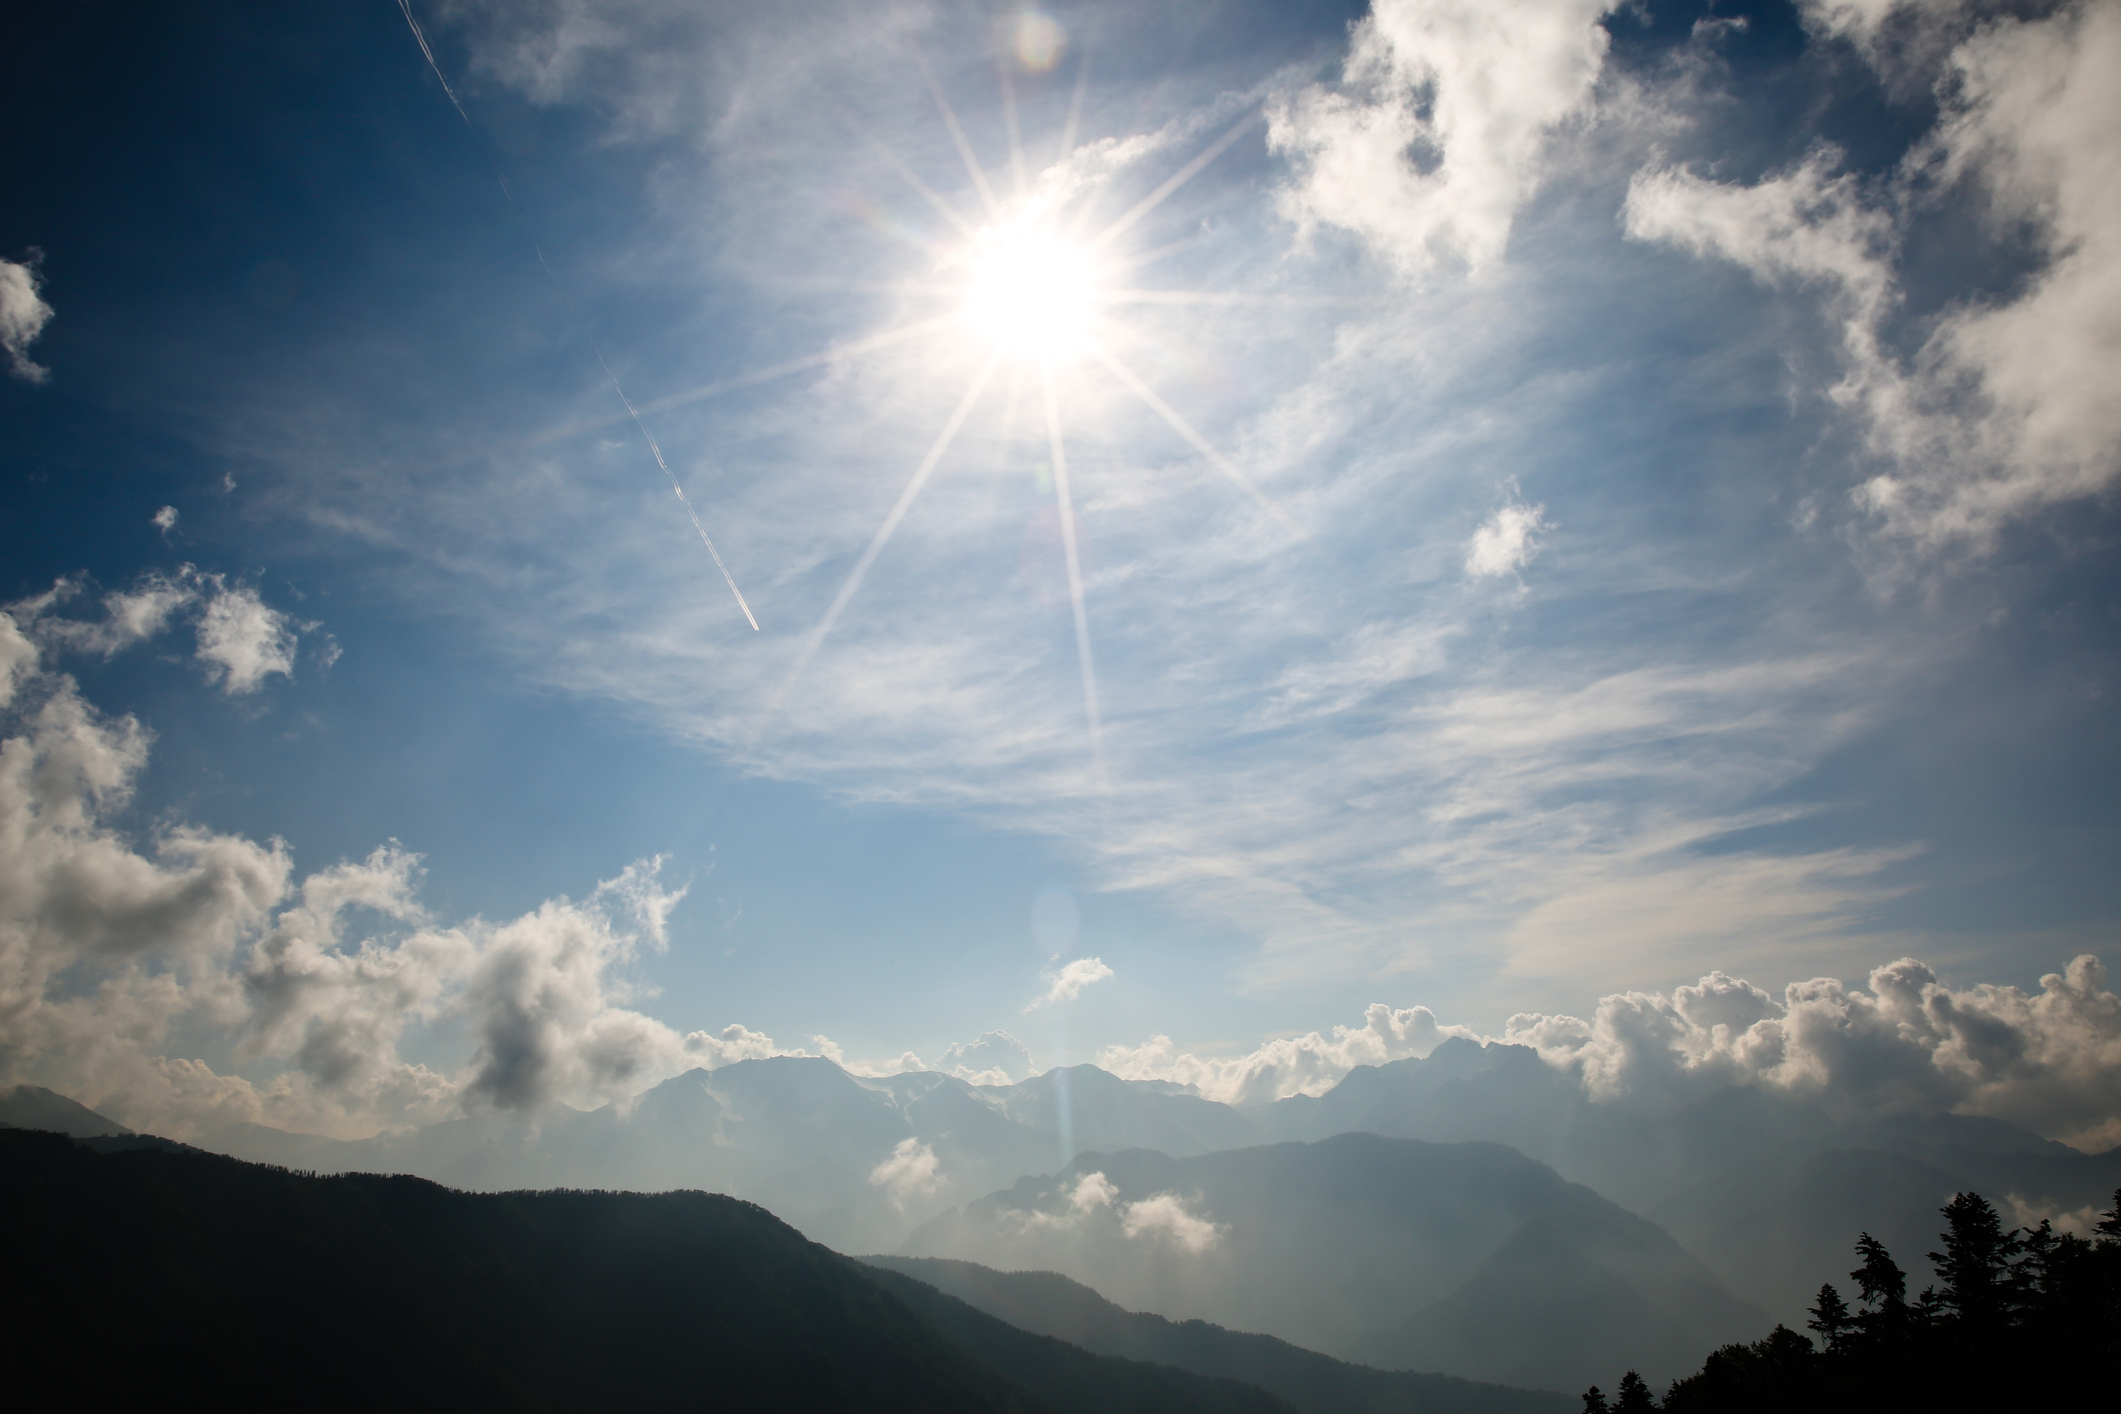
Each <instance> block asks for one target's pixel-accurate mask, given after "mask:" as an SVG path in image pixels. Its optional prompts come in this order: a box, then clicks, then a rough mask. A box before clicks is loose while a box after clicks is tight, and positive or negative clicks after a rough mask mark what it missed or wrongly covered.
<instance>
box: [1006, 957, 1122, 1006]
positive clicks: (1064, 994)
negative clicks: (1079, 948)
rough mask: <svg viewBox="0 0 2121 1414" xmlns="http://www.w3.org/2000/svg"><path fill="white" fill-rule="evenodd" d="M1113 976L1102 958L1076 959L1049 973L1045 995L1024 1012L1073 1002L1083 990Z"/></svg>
mask: <svg viewBox="0 0 2121 1414" xmlns="http://www.w3.org/2000/svg"><path fill="white" fill-rule="evenodd" d="M1111 975H1112V969H1111V968H1109V967H1107V966H1105V963H1104V959H1102V958H1095V957H1079V958H1076V959H1075V960H1074V961H1073V962H1071V963H1069V964H1068V965H1067V966H1065V967H1062V968H1060V969H1058V970H1056V971H1053V972H1049V973H1047V974H1046V990H1045V993H1044V994H1043V995H1041V996H1040V997H1039V999H1038V1000H1037V1001H1035V1002H1033V1003H1031V1005H1030V1006H1028V1007H1026V1008H1024V1010H1026V1011H1031V1010H1033V1009H1035V1008H1037V1007H1042V1006H1050V1005H1052V1004H1053V1003H1055V1002H1072V1001H1074V1000H1075V999H1076V998H1077V997H1079V996H1081V995H1082V993H1083V988H1085V987H1088V986H1090V985H1091V984H1092V983H1096V982H1102V981H1104V980H1105V979H1106V978H1107V977H1110V976H1111Z"/></svg>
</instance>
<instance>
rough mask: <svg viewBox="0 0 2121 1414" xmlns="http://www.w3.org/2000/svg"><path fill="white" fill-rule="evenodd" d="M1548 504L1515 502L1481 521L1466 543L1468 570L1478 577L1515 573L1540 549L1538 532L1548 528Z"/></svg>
mask: <svg viewBox="0 0 2121 1414" xmlns="http://www.w3.org/2000/svg"><path fill="white" fill-rule="evenodd" d="M1545 512H1546V507H1544V506H1527V505H1522V504H1512V505H1507V506H1504V507H1503V508H1502V509H1501V510H1499V511H1497V512H1495V514H1494V515H1491V516H1489V517H1488V518H1487V519H1486V520H1485V521H1483V522H1481V525H1480V528H1479V529H1478V530H1475V531H1474V532H1473V539H1472V541H1471V542H1470V543H1469V544H1468V545H1467V546H1466V573H1467V574H1469V575H1472V576H1473V577H1474V578H1476V579H1487V578H1491V577H1493V576H1496V575H1505V574H1515V573H1516V572H1517V571H1519V570H1521V569H1523V568H1524V567H1525V566H1526V565H1528V564H1530V563H1531V562H1532V557H1533V556H1534V555H1537V554H1538V553H1539V535H1540V532H1541V531H1543V530H1545V529H1546V528H1547V525H1546V521H1545V519H1544V516H1545Z"/></svg>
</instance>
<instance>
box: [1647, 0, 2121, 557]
mask: <svg viewBox="0 0 2121 1414" xmlns="http://www.w3.org/2000/svg"><path fill="white" fill-rule="evenodd" d="M1919 8H1920V7H1907V6H1893V5H1881V4H1866V5H1841V6H1835V7H1826V6H1821V7H1815V9H1814V15H1815V19H1816V21H1817V23H1819V24H1820V25H1822V26H1823V27H1824V28H1827V29H1829V30H1832V31H1835V32H1840V33H1846V34H1848V35H1849V36H1850V37H1852V38H1854V39H1855V40H1857V41H1858V44H1859V48H1862V49H1864V50H1865V52H1868V53H1872V54H1873V56H1874V58H1877V56H1878V54H1879V53H1880V52H1881V51H1879V49H1878V46H1877V44H1876V43H1875V41H1876V40H1877V36H1878V34H1879V32H1880V31H1879V26H1880V23H1881V21H1883V20H1885V19H1886V18H1887V17H1888V16H1890V15H1895V14H1901V13H1907V14H1913V13H1914V12H1915V11H1916V10H1917V9H1919ZM1953 8H1955V7H1937V11H1938V13H1939V14H1945V13H1947V12H1948V11H1950V10H1951V9H1953ZM1912 52H1913V53H1914V55H1915V56H1916V59H1913V60H1908V61H1909V62H1916V61H1918V60H1919V59H1920V56H1922V55H1925V54H1930V53H1931V52H1932V51H1931V50H1929V49H1923V48H1921V47H1919V46H1918V47H1917V49H1916V50H1914V51H1912ZM1934 54H1935V57H1934V58H1933V59H1931V60H1929V68H1928V70H1927V72H1929V73H1930V76H1931V78H1932V79H1933V81H1934V82H1935V85H1936V87H1937V89H1938V92H1939V94H1940V96H1941V99H1942V114H1941V116H1940V118H1939V121H1938V124H1937V127H1936V128H1935V130H1934V131H1933V132H1932V133H1931V134H1930V136H1929V139H1928V141H1927V144H1926V145H1925V146H1924V147H1923V148H1921V149H1918V151H1917V152H1916V153H1915V154H1914V155H1913V156H1912V157H1911V158H1910V159H1909V161H1908V162H1906V163H1905V164H1903V166H1902V168H1901V170H1900V171H1899V172H1898V173H1896V174H1894V175H1893V176H1892V177H1891V178H1889V179H1885V180H1883V181H1881V182H1876V183H1871V184H1866V183H1863V182H1860V181H1859V180H1858V179H1857V178H1856V177H1854V176H1853V175H1851V174H1848V173H1838V174H1837V173H1836V171H1835V167H1836V162H1837V156H1836V154H1834V153H1832V152H1831V151H1821V152H1818V153H1815V154H1813V155H1812V156H1811V157H1809V158H1808V159H1806V160H1805V161H1804V162H1803V163H1802V164H1800V165H1799V166H1797V167H1795V168H1793V169H1791V170H1790V171H1787V172H1784V173H1781V174H1779V175H1777V176H1774V177H1770V178H1768V179H1766V180H1764V181H1761V182H1759V183H1756V184H1753V185H1751V186H1738V185H1731V184H1726V183H1720V182H1714V181H1709V180H1706V179H1704V178H1701V177H1698V176H1693V175H1690V174H1687V173H1684V172H1679V171H1675V170H1670V169H1657V170H1650V171H1646V172H1644V173H1642V174H1640V175H1639V176H1638V177H1637V178H1636V180H1635V183H1634V185H1633V186H1632V187H1631V189H1630V192H1629V197H1628V206H1627V228H1628V231H1629V233H1630V234H1631V235H1633V236H1635V237H1636V238H1638V239H1643V240H1657V241H1664V242H1668V243H1672V244H1676V245H1680V246H1683V247H1686V248H1688V249H1691V250H1694V251H1696V252H1697V253H1702V254H1708V253H1714V254H1717V255H1721V256H1723V257H1724V258H1726V259H1729V260H1733V261H1735V262H1737V263H1738V264H1740V265H1742V266H1744V267H1746V268H1747V269H1748V270H1750V271H1752V272H1754V273H1755V274H1756V275H1758V276H1759V277H1760V278H1762V279H1764V280H1768V281H1770V282H1784V281H1787V282H1792V283H1799V282H1803V283H1810V284H1812V285H1814V286H1816V287H1817V288H1820V289H1822V290H1823V291H1825V292H1826V296H1827V309H1828V311H1829V313H1830V315H1831V317H1832V318H1833V319H1834V320H1835V321H1836V323H1837V324H1838V326H1839V330H1840V339H1841V344H1842V358H1843V363H1844V371H1843V376H1842V379H1841V381H1840V383H1839V384H1837V385H1836V386H1835V387H1833V388H1832V389H1831V390H1829V391H1830V393H1831V395H1832V397H1833V398H1834V399H1835V400H1837V401H1839V402H1841V403H1843V404H1844V405H1846V406H1848V407H1850V408H1851V409H1853V410H1854V411H1855V412H1856V413H1857V414H1858V415H1859V417H1860V418H1861V419H1862V422H1863V424H1864V426H1865V428H1866V430H1867V433H1868V436H1869V442H1870V449H1871V451H1872V453H1873V454H1874V455H1875V456H1877V457H1878V458H1880V459H1881V460H1882V461H1884V462H1885V463H1886V465H1887V469H1886V470H1883V471H1880V472H1878V473H1877V474H1875V475H1872V476H1870V477H1869V478H1867V479H1866V480H1865V481H1864V482H1863V483H1862V485H1861V486H1860V487H1859V488H1858V489H1857V492H1856V500H1857V504H1858V505H1859V506H1860V507H1861V508H1862V509H1863V510H1865V511H1866V512H1868V513H1869V514H1871V515H1873V516H1875V517H1877V518H1878V520H1879V522H1880V523H1881V524H1882V525H1883V526H1884V527H1885V528H1886V529H1887V530H1888V531H1890V532H1891V533H1892V534H1894V535H1895V536H1897V537H1900V538H1901V539H1903V540H1904V541H1906V542H1907V543H1910V544H1913V545H1915V546H1917V547H1920V548H1924V549H1928V550H1936V549H1939V548H1942V547H1946V546H1950V545H1962V546H1969V547H1972V548H1974V549H1977V550H1978V549H1983V548H1986V547H1987V545H1988V544H1989V543H1990V542H1992V540H1993V539H1994V537H1995V535H1996V533H1997V531H1998V530H1999V529H2000V528H2001V527H2002V526H2003V525H2005V524H2006V523H2008V522H2010V521H2012V520H2015V519H2018V518H2021V517H2023V516H2026V515H2028V514H2030V513H2032V512H2035V511H2037V510H2039V509H2041V508H2042V507H2045V506H2049V505H2052V504H2054V503H2057V502H2061V501H2067V500H2072V499H2076V498H2081V497H2085V496H2089V495H2093V494H2096V493H2100V492H2103V491H2105V490H2108V489H2110V488H2111V487H2112V486H2114V485H2115V484H2116V482H2117V481H2121V398H2117V397H2116V396H2115V394H2114V392H2113V380H2112V378H2111V376H2110V375H2109V370H2110V369H2111V368H2112V366H2113V364H2114V362H2115V360H2116V358H2117V357H2121V152H2117V151H2116V147H2115V144H2114V143H2112V142H2111V141H2109V140H2108V137H2107V135H2108V134H2110V133H2112V132H2113V131H2115V129H2116V128H2117V127H2121V92H2117V90H2116V89H2115V87H2114V85H2113V84H2112V83H2111V81H2110V76H2111V74H2112V73H2113V72H2114V71H2115V70H2116V68H2117V67H2121V6H2116V5H2113V4H2111V3H2084V4H2076V5H2066V6H2063V7H2061V8H2060V9H2058V10H2057V11H2055V12H2054V13H2052V14H2050V15H2047V16H2043V17H2040V18H2037V19H2031V20H2018V19H2007V18H2006V19H1999V20H1996V21H1994V22H1992V23H1988V24H1985V25H1982V26H1980V27H1979V28H1977V29H1975V30H1974V31H1973V32H1972V33H1970V34H1969V35H1967V36H1966V37H1965V38H1964V39H1963V41H1961V42H1958V43H1957V44H1956V46H1937V47H1936V48H1935V50H1934ZM1902 58H1906V55H1904V54H1903V55H1902ZM1878 61H1879V62H1884V60H1883V59H1879V60H1878ZM1925 185H1935V186H1941V187H1942V188H1943V189H1945V190H1946V191H1952V190H1957V191H1960V192H1964V193H1971V194H1974V195H1977V196H1978V197H1979V199H1980V200H1981V202H1982V204H1983V210H1984V214H1985V215H1986V217H1987V219H1988V223H1989V226H1990V228H1991V231H1992V233H1993V235H1994V236H1995V238H1996V239H1998V240H1999V241H2004V240H2011V239H2016V238H2019V237H2020V236H2022V235H2023V234H2025V233H2028V232H2029V233H2031V234H2032V235H2033V236H2034V238H2035V240H2036V242H2037V245H2038V247H2039V251H2040V263H2039V266H2038V268H2037V269H2036V271H2035V273H2034V274H2033V276H2032V278H2031V279H2029V280H2028V281H2026V282H2025V283H2024V284H2023V285H2022V287H2021V288H2020V289H2019V290H2018V291H2017V292H2016V293H2014V294H2012V295H2009V296H2005V297H2002V298H2000V299H1995V300H1980V299H1975V300H1969V301H1965V302H1961V303H1959V304H1957V305H1954V306H1952V307H1951V308H1949V309H1947V310H1946V311H1944V313H1943V314H1942V315H1941V317H1939V318H1938V319H1937V320H1936V322H1935V324H1934V327H1933V329H1932V331H1931V332H1930V334H1929V336H1928V337H1927V339H1926V340H1925V341H1924V343H1923V345H1922V347H1921V348H1920V350H1919V351H1918V352H1917V354H1916V355H1915V356H1914V357H1913V358H1912V359H1906V358H1902V357H1900V356H1899V355H1897V354H1896V353H1895V352H1894V350H1893V347H1892V345H1891V343H1890V342H1889V340H1888V338H1887V321H1888V320H1889V318H1890V317H1891V316H1893V315H1894V314H1895V313H1896V311H1897V310H1898V309H1899V306H1900V303H1901V291H1900V281H1899V273H1898V271H1899V265H1898V258H1899V246H1900V244H1901V242H1902V240H1903V238H1904V235H1905V233H1906V230H1907V229H1908V227H1909V225H1910V223H1911V222H1912V221H1913V220H1915V219H1917V218H1918V217H1920V216H1922V215H1923V214H1924V213H1925V212H1926V211H1928V210H1929V209H1930V204H1931V199H1926V198H1924V197H1923V195H1922V191H1923V189H1924V186H1925Z"/></svg>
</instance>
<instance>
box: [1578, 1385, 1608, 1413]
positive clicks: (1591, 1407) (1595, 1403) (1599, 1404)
mask: <svg viewBox="0 0 2121 1414" xmlns="http://www.w3.org/2000/svg"><path fill="white" fill-rule="evenodd" d="M1610 1407H1611V1406H1609V1405H1608V1404H1607V1403H1606V1402H1605V1391H1604V1390H1602V1389H1600V1388H1599V1387H1598V1386H1596V1385H1592V1386H1591V1387H1590V1388H1589V1389H1587V1390H1585V1391H1584V1392H1583V1414H1607V1411H1608V1409H1609V1408H1610Z"/></svg>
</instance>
